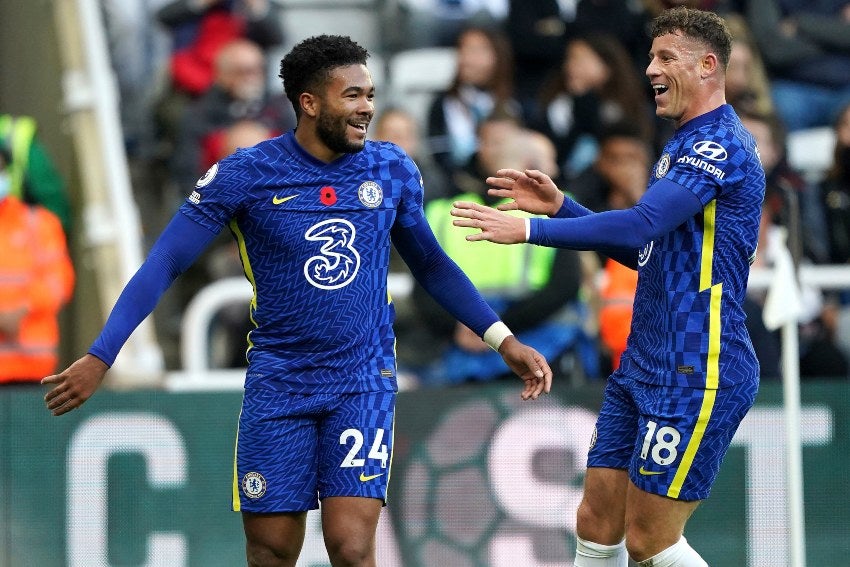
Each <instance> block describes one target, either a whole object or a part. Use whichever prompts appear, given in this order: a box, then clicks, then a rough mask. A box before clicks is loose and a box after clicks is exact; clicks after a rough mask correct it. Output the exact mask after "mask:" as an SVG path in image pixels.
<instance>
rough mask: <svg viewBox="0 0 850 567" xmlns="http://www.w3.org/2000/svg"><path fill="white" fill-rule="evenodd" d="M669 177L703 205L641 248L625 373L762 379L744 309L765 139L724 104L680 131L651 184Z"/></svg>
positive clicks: (701, 384) (668, 380) (708, 380)
mask: <svg viewBox="0 0 850 567" xmlns="http://www.w3.org/2000/svg"><path fill="white" fill-rule="evenodd" d="M661 178H666V179H669V180H670V181H673V182H675V183H677V184H679V185H681V186H682V187H683V188H684V190H688V191H691V192H693V193H694V195H696V196H697V197H698V198H699V199H700V201H701V202H702V204H703V210H702V212H701V213H700V214H698V215H696V216H694V217H693V218H691V219H689V220H688V221H687V222H685V223H684V224H682V225H681V226H679V227H677V228H676V229H675V230H673V231H672V232H670V233H668V234H666V235H665V236H663V237H662V238H660V239H658V240H655V241H654V242H650V243H649V244H647V245H646V246H645V247H644V248H643V249H642V250H641V251H640V254H639V258H638V286H637V292H636V296H635V302H634V314H633V317H632V327H631V333H630V335H629V339H628V343H627V344H628V346H627V348H626V351H625V353H624V356H623V361H622V369H623V372H624V373H625V374H626V375H628V376H630V377H633V378H635V379H637V380H642V381H646V382H651V383H657V384H666V385H673V386H691V387H697V388H718V387H722V386H725V385H730V384H737V383H740V382H743V381H745V380H757V378H758V374H759V368H758V361H757V359H756V356H755V352H754V351H753V347H752V343H751V341H750V338H749V335H748V333H747V329H746V327H745V325H744V320H745V315H744V310H743V307H742V303H743V301H744V295H745V292H746V288H747V278H748V275H749V267H750V264H751V263H752V261H753V259H754V257H755V253H756V245H757V242H758V231H759V221H760V218H761V207H762V201H763V200H764V190H765V179H764V170H763V168H762V166H761V162H760V160H759V157H758V150H757V149H756V145H755V141H754V140H753V137H752V136H751V135H750V133H749V132H747V130H746V129H745V128H744V126H743V125H742V124H741V121H740V120H739V119H738V116H737V115H736V114H735V112H734V110H732V107H731V106H729V105H724V106H721V107H720V108H718V109H716V110H714V111H712V112H709V113H706V114H704V115H701V116H699V117H697V118H694V119H693V120H691V121H689V122H687V123H686V124H684V125H683V126H682V127H681V128H679V129H678V130H677V131H676V132H675V134H674V135H673V137H672V138H671V139H670V141H669V142H667V144H666V145H665V147H664V150H663V152H662V155H661V158H660V159H659V160H658V162H657V163H656V164H655V167H654V169H653V171H652V175H651V176H650V180H649V184H650V185H651V184H652V183H654V182H655V181H656V180H658V179H661Z"/></svg>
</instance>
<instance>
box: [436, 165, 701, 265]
mask: <svg viewBox="0 0 850 567" xmlns="http://www.w3.org/2000/svg"><path fill="white" fill-rule="evenodd" d="M701 210H702V203H701V202H700V200H699V199H698V198H697V196H696V195H694V194H693V193H692V192H690V191H688V190H686V189H684V188H683V187H681V186H680V185H678V184H676V183H673V182H671V181H668V180H665V179H661V180H659V181H657V182H656V183H654V184H653V185H652V186H651V187H650V188H649V190H648V191H647V192H646V194H645V195H644V196H643V198H642V199H641V200H640V202H639V203H638V204H637V205H635V206H634V207H632V208H630V209H625V210H617V211H605V212H602V213H595V214H590V215H586V216H582V217H578V218H568V219H540V218H533V219H521V218H516V217H512V216H510V215H506V214H504V213H501V212H499V211H497V210H494V209H492V208H489V207H483V206H481V205H478V204H476V203H465V202H458V203H456V204H455V208H454V209H452V215H454V216H455V217H458V218H456V219H455V220H454V221H453V222H454V224H455V225H456V226H465V227H471V228H479V229H481V232H480V233H477V234H471V235H469V236H467V237H466V238H467V240H471V241H476V240H490V241H492V242H497V243H500V244H515V243H518V242H531V243H533V244H540V245H544V246H557V247H561V248H572V249H575V250H606V251H607V250H611V249H618V248H620V249H622V248H628V249H637V248H641V247H642V246H644V245H646V244H647V243H649V242H652V241H653V240H655V239H657V238H660V237H661V236H663V235H664V234H666V233H668V232H669V231H671V230H673V229H674V228H676V227H677V226H679V225H680V224H682V223H683V222H685V221H686V220H687V219H689V218H690V217H692V216H694V215H696V214H697V213H698V212H699V211H701Z"/></svg>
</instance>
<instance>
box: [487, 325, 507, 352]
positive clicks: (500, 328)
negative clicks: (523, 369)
mask: <svg viewBox="0 0 850 567" xmlns="http://www.w3.org/2000/svg"><path fill="white" fill-rule="evenodd" d="M512 335H513V333H512V332H511V330H510V329H508V326H507V325H505V324H504V323H502V322H501V321H496V322H495V323H493V324H492V325H490V327H488V329H487V330H486V331H484V337H483V339H484V342H485V343H487V345H488V346H489V347H490V348H491V349H493V350H495V351H496V352H498V351H499V347H500V346H502V341H504V340H505V339H506V338H508V337H510V336H512Z"/></svg>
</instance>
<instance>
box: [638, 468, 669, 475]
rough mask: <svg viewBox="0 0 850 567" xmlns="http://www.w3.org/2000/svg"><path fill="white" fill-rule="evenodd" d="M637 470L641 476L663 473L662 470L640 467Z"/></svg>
mask: <svg viewBox="0 0 850 567" xmlns="http://www.w3.org/2000/svg"><path fill="white" fill-rule="evenodd" d="M638 472H639V473H640V474H642V475H643V476H652V475H656V474H664V471H648V470H646V469H645V468H643V467H641V468H639V469H638Z"/></svg>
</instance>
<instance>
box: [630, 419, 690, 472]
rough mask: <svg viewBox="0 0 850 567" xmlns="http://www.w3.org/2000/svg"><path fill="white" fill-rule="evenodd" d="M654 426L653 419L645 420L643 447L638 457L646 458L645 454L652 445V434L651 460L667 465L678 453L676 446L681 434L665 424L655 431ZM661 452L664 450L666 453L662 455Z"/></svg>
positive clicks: (655, 425)
mask: <svg viewBox="0 0 850 567" xmlns="http://www.w3.org/2000/svg"><path fill="white" fill-rule="evenodd" d="M656 427H658V424H657V423H655V422H654V421H648V422H647V424H646V428H647V429H646V436H645V437H644V438H643V447H642V448H641V451H640V458H641V459H644V460H646V456H647V454H649V452H650V451H649V447H650V445H652V436H653V434H654V435H655V445H654V446H653V447H652V460H653V461H654V462H656V463H658V464H659V465H669V464H670V463H672V462H673V461H675V460H676V457H677V456H678V454H679V452H678V451H677V450H676V447H678V445H679V441H681V440H682V435H681V434H680V433H679V432H678V431H677V430H676V428H674V427H670V426H667V425H665V426H664V427H661V428H659V429H658V432H657V433H656V431H655V428H656ZM662 452H666V453H667V454H666V455H665V456H662V455H661V454H662Z"/></svg>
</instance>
